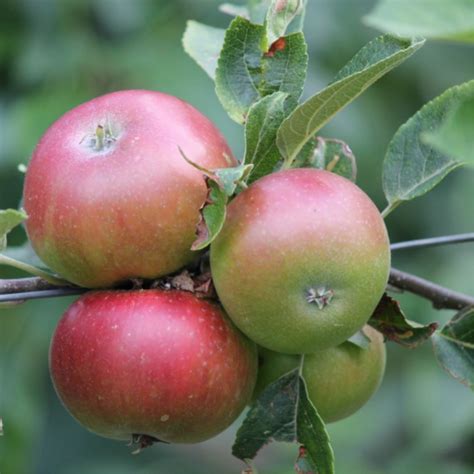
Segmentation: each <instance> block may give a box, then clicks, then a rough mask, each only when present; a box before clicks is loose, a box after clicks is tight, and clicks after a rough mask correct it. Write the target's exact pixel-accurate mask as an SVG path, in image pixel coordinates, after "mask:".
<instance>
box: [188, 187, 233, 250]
mask: <svg viewBox="0 0 474 474" xmlns="http://www.w3.org/2000/svg"><path fill="white" fill-rule="evenodd" d="M206 182H207V186H208V197H207V199H206V202H205V203H204V205H203V207H202V209H201V218H200V221H199V222H198V224H197V227H196V240H195V241H194V242H193V244H192V246H191V250H201V249H203V248H205V247H207V246H208V245H209V244H210V243H211V242H212V241H213V240H214V239H215V238H216V237H217V235H218V234H219V232H220V231H221V229H222V226H223V225H224V221H225V216H226V206H227V200H228V196H227V194H226V193H225V191H224V190H223V189H222V188H221V187H220V186H219V185H218V184H217V183H216V182H215V181H213V180H212V179H210V178H206Z"/></svg>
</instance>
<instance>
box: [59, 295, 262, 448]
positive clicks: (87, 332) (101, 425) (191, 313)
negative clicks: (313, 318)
mask: <svg viewBox="0 0 474 474" xmlns="http://www.w3.org/2000/svg"><path fill="white" fill-rule="evenodd" d="M50 373H51V377H52V380H53V383H54V386H55V388H56V391H57V393H58V395H59V398H60V399H61V400H62V402H63V404H64V406H65V407H66V408H67V409H68V410H69V412H70V413H71V414H72V415H73V416H74V417H75V418H76V419H77V420H78V421H79V423H81V424H82V425H84V426H85V427H86V428H88V429H89V430H90V431H92V432H94V433H96V434H99V435H101V436H105V437H107V438H113V439H118V440H131V439H132V435H134V434H135V435H147V436H151V437H153V438H156V439H159V440H161V441H167V442H173V443H196V442H200V441H203V440H206V439H208V438H211V437H213V436H215V435H216V434H218V433H220V432H221V431H223V430H224V429H225V428H227V427H228V426H229V425H230V424H231V423H232V422H233V421H234V420H235V419H236V418H237V416H238V415H239V414H240V413H241V411H242V410H243V408H244V407H245V405H246V404H247V403H248V402H249V400H250V398H251V396H252V392H253V389H254V386H255V381H256V377H257V349H256V346H255V344H254V343H253V342H251V341H250V340H248V339H247V338H246V337H245V336H244V335H242V334H241V333H240V332H239V331H238V330H237V329H236V328H235V327H234V326H233V325H232V323H231V322H230V320H229V319H228V318H227V317H226V316H225V314H224V313H223V311H222V310H221V309H220V307H219V306H218V305H217V304H214V303H211V302H209V301H205V300H202V299H199V298H197V297H196V296H194V295H193V294H191V293H187V292H183V291H174V290H172V291H162V290H136V291H101V292H90V293H87V294H86V295H85V296H83V297H81V298H80V299H79V300H77V301H76V302H75V303H73V305H72V306H70V307H69V309H68V310H67V311H66V313H65V314H64V316H63V317H62V319H61V320H60V322H59V324H58V326H57V329H56V331H55V334H54V336H53V339H52V342H51V348H50Z"/></svg>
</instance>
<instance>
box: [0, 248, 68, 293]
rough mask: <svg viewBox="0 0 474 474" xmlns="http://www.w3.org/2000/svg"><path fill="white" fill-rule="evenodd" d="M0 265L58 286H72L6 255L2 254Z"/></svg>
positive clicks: (0, 255)
mask: <svg viewBox="0 0 474 474" xmlns="http://www.w3.org/2000/svg"><path fill="white" fill-rule="evenodd" d="M0 265H8V266H10V267H13V268H17V269H18V270H22V271H24V272H26V273H29V274H30V275H34V276H37V277H40V278H42V279H43V280H46V281H47V282H49V283H51V284H53V285H57V286H68V285H71V284H70V283H69V282H68V281H66V280H63V279H62V278H57V277H55V276H54V275H51V273H49V272H45V271H44V270H41V269H40V268H38V267H35V266H33V265H29V264H28V263H24V262H20V261H19V260H16V259H14V258H11V257H7V256H6V255H2V254H0Z"/></svg>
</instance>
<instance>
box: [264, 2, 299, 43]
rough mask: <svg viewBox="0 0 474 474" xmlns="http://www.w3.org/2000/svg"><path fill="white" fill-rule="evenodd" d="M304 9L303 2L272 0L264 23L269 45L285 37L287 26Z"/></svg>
mask: <svg viewBox="0 0 474 474" xmlns="http://www.w3.org/2000/svg"><path fill="white" fill-rule="evenodd" d="M304 7H305V2H304V0H272V3H271V4H270V7H269V8H268V11H267V18H266V22H265V25H266V28H267V39H268V42H269V43H270V44H271V43H273V42H275V41H276V40H277V39H278V38H280V37H282V36H284V35H285V33H286V31H287V28H288V27H289V25H290V24H291V23H292V22H293V20H294V19H295V18H296V17H298V16H299V15H301V14H302V12H303V11H304Z"/></svg>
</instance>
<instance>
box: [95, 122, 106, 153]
mask: <svg viewBox="0 0 474 474" xmlns="http://www.w3.org/2000/svg"><path fill="white" fill-rule="evenodd" d="M95 136H96V142H95V149H96V150H97V151H102V150H103V149H104V138H105V130H104V126H103V125H97V128H96V129H95Z"/></svg>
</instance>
